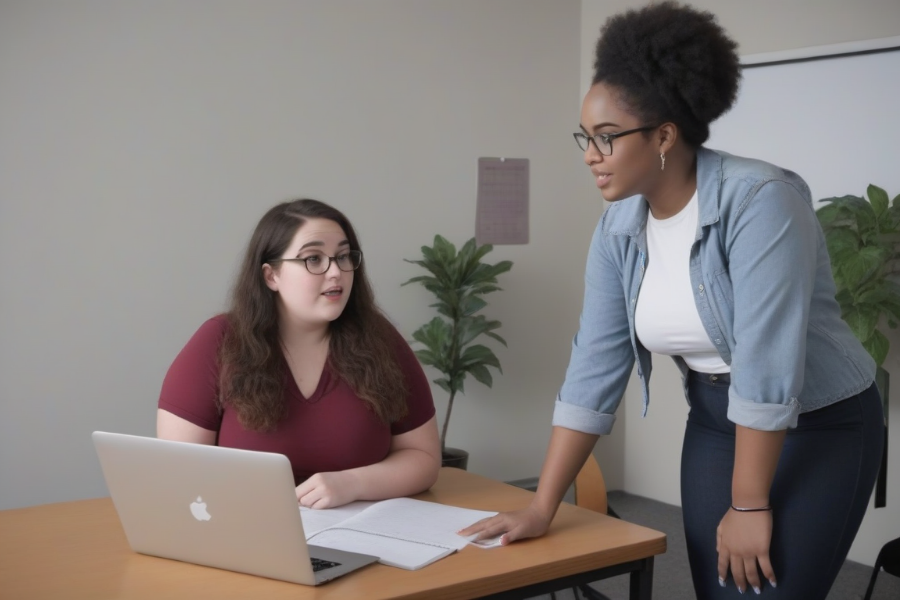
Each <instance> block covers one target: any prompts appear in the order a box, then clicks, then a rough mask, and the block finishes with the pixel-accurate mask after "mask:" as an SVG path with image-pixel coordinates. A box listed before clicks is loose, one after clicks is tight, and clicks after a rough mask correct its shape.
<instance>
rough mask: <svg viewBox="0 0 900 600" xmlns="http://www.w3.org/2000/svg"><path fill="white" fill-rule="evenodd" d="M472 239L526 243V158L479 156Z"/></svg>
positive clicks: (498, 242) (496, 242) (488, 242)
mask: <svg viewBox="0 0 900 600" xmlns="http://www.w3.org/2000/svg"><path fill="white" fill-rule="evenodd" d="M475 239H476V241H477V242H478V243H479V244H527V243H528V159H527V158H479V159H478V201H477V205H476V214H475Z"/></svg>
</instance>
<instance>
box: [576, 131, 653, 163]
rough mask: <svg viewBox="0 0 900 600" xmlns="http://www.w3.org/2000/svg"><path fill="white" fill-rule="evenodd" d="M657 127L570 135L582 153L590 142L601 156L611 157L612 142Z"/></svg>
mask: <svg viewBox="0 0 900 600" xmlns="http://www.w3.org/2000/svg"><path fill="white" fill-rule="evenodd" d="M657 127H659V125H647V126H646V127H636V128H635V129H626V130H625V131H620V132H618V133H598V134H597V135H588V134H586V133H584V132H583V131H576V132H575V133H573V134H572V135H573V136H575V143H576V144H578V147H579V148H581V149H582V150H583V151H585V152H587V150H588V148H590V146H591V141H593V142H594V146H596V148H597V152H599V153H600V154H602V155H603V156H612V151H613V147H612V143H613V140H615V139H618V138H620V137H623V136H626V135H631V134H632V133H637V132H638V131H651V130H653V129H656V128H657Z"/></svg>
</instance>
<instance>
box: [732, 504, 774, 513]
mask: <svg viewBox="0 0 900 600" xmlns="http://www.w3.org/2000/svg"><path fill="white" fill-rule="evenodd" d="M731 510H736V511H737V512H764V511H771V510H772V507H771V506H769V505H766V506H761V507H759V508H741V507H738V506H735V505H734V504H732V505H731Z"/></svg>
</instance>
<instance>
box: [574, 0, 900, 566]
mask: <svg viewBox="0 0 900 600" xmlns="http://www.w3.org/2000/svg"><path fill="white" fill-rule="evenodd" d="M643 4H645V2H638V1H634V0H632V1H628V0H618V1H616V0H603V1H595V0H584V1H583V2H582V22H581V29H582V39H581V49H582V62H581V71H582V80H581V91H582V94H583V93H584V92H585V91H586V90H587V88H588V86H589V84H590V77H591V74H592V68H593V66H592V65H593V50H594V44H595V42H596V37H597V34H598V32H599V28H600V25H602V23H603V22H604V21H605V20H606V18H607V17H608V16H609V15H611V14H613V13H615V12H618V11H620V10H622V9H625V8H631V7H635V6H640V5H643ZM692 4H693V5H694V6H697V7H699V8H703V9H706V10H710V11H712V12H713V13H715V14H716V15H717V17H718V18H719V19H720V22H721V23H722V24H723V26H724V27H726V29H728V31H729V32H730V33H731V34H732V35H733V36H734V38H735V39H736V41H737V42H738V44H739V47H740V48H739V50H740V52H741V53H742V54H743V55H747V54H758V53H763V52H773V51H780V50H789V49H795V48H802V47H808V46H822V45H828V44H836V43H841V42H848V41H856V40H867V39H876V38H884V37H893V36H896V35H898V34H900V3H897V2H896V1H895V0H881V1H874V0H868V1H861V2H856V3H852V4H851V3H845V2H840V1H829V2H822V1H819V0H804V1H797V2H791V3H784V2H780V1H777V0H765V1H758V2H754V3H737V2H733V3H732V2H718V1H715V0H696V1H694V2H692ZM773 15H777V18H774V17H773ZM809 15H814V16H813V17H812V18H810V17H809ZM874 56H876V55H873V58H874ZM808 64H810V65H813V66H812V67H811V68H812V69H829V68H831V69H833V68H834V67H835V65H834V64H832V65H830V66H828V65H827V64H826V63H824V62H821V63H819V62H817V63H808ZM826 72H828V71H826ZM759 74H760V73H759V72H758V71H756V70H749V71H748V72H747V74H746V76H745V80H747V81H745V83H747V84H748V85H749V84H750V83H752V82H750V81H749V80H750V79H751V78H754V79H755V78H756V77H757V76H758V75H759ZM878 78H879V77H878V74H876V75H875V77H871V76H870V77H867V78H866V80H867V81H868V82H869V84H870V86H871V87H869V86H867V87H866V89H862V90H859V89H858V88H859V86H858V85H856V84H855V83H854V81H851V78H849V77H848V78H843V77H838V78H837V80H838V85H836V86H835V87H834V90H832V92H831V95H826V94H827V92H821V91H820V95H819V96H818V98H819V102H818V104H821V103H824V102H828V103H830V104H831V105H832V106H833V105H835V104H838V105H840V104H841V100H840V99H844V100H845V102H844V104H845V105H846V106H847V119H846V120H842V119H837V120H835V119H824V118H823V119H820V123H819V125H820V126H819V128H818V129H819V131H820V132H821V133H823V134H824V135H823V136H822V139H816V140H813V139H812V138H810V140H809V143H811V144H813V145H814V149H815V144H819V147H825V146H826V145H827V143H828V142H827V141H822V140H823V139H825V140H831V139H834V138H835V136H838V137H840V134H839V132H841V131H846V130H847V129H850V130H853V131H858V132H859V133H855V134H854V136H853V141H849V140H848V142H847V143H848V145H849V146H850V148H848V149H847V151H846V153H840V152H827V153H824V154H823V153H820V152H818V151H813V152H803V153H801V154H800V155H796V153H795V154H793V155H791V154H790V153H791V148H794V144H795V143H797V142H798V140H796V139H795V138H796V137H797V135H800V136H802V135H803V134H802V133H799V134H796V135H789V136H787V137H785V138H784V139H783V141H782V142H781V143H773V142H772V139H778V138H777V135H774V134H772V133H771V129H773V128H774V129H776V130H778V129H779V128H781V129H784V130H787V129H789V128H791V127H794V130H796V129H797V128H798V127H799V123H797V122H793V123H791V122H784V119H782V120H781V121H778V120H777V119H778V118H779V117H780V115H778V114H777V113H778V112H779V111H778V106H777V104H776V105H774V106H773V107H772V109H773V110H772V114H771V118H770V119H767V120H766V121H765V122H759V124H758V126H755V127H753V128H752V129H751V128H748V127H746V124H747V120H746V119H744V118H743V117H744V115H743V113H742V112H741V110H742V106H741V99H739V100H738V105H737V106H736V108H735V109H734V110H733V111H732V112H731V113H729V114H727V115H725V117H723V118H722V120H721V122H720V123H718V125H717V126H716V125H714V127H713V135H712V138H711V139H710V144H711V145H712V147H716V148H720V149H722V150H726V151H730V152H734V153H736V154H743V155H747V156H754V157H759V158H764V159H766V160H770V161H772V162H775V163H777V164H782V165H785V166H787V167H789V168H792V169H795V170H796V171H798V172H799V173H800V174H801V175H804V176H805V177H806V178H807V179H808V180H809V182H810V185H811V188H812V190H813V194H814V196H815V197H816V198H821V197H826V196H833V195H842V194H850V193H852V194H862V193H863V192H864V190H865V185H866V183H867V182H868V181H869V179H868V178H870V177H874V178H875V181H873V183H878V184H879V185H882V186H883V187H887V188H888V192H889V193H890V194H891V197H893V196H894V195H896V194H897V193H898V192H900V179H898V175H897V172H896V168H894V167H893V166H892V163H893V162H895V161H892V160H891V157H893V156H895V155H896V152H895V150H894V147H893V145H892V141H893V140H894V139H896V133H897V132H896V131H895V130H896V120H895V119H893V120H891V119H888V120H887V122H885V123H882V126H878V125H877V123H878V122H879V117H878V116H879V115H881V116H882V119H881V120H882V121H884V119H883V115H885V114H888V115H890V114H891V111H890V110H889V109H886V108H885V107H886V106H889V105H890V102H891V100H890V98H893V97H896V89H895V88H896V81H895V79H890V78H889V77H888V76H887V75H886V74H885V75H884V79H885V81H884V82H882V84H881V85H879V82H878ZM819 79H821V78H819ZM873 79H874V80H875V82H874V83H873ZM885 85H886V86H887V89H883V88H884V87H885ZM853 90H858V91H856V92H854V91H853ZM836 93H840V94H841V96H840V98H833V97H831V96H832V95H834V94H836ZM854 96H855V97H856V100H854V99H853V98H854ZM848 97H849V98H848ZM809 102H810V105H811V106H814V107H816V108H820V107H819V106H817V103H816V101H815V100H809ZM785 104H791V102H790V101H789V100H788V101H785ZM750 110H754V111H755V112H756V113H757V114H758V113H759V112H760V108H759V105H758V104H756V105H754V107H753V108H751V109H750ZM833 112H834V111H833ZM837 112H840V111H837ZM861 119H869V121H867V123H866V124H862V123H860V122H859V121H860V120H861ZM871 121H875V122H876V124H875V125H873V124H872V123H871ZM735 125H737V128H735ZM814 125H815V121H814V120H813V121H812V122H811V123H810V124H809V125H803V126H804V127H806V128H807V129H806V130H807V131H808V130H809V129H813V128H814ZM885 126H887V130H885ZM717 135H718V137H717ZM723 143H724V144H725V145H724V146H723V145H722V144H723ZM786 152H787V153H788V155H785V153H786ZM842 155H843V156H845V158H844V159H841V158H840V157H841V156H842ZM851 156H852V157H853V158H852V161H853V165H857V166H858V165H860V163H862V164H863V166H864V167H865V168H858V169H857V168H854V167H853V166H852V165H850V164H848V158H846V157H851ZM867 157H868V158H867ZM873 173H878V175H877V176H874V175H873ZM592 194H593V195H595V196H596V192H592ZM894 338H895V340H894V343H893V349H892V352H891V355H890V356H889V358H888V360H887V362H886V364H885V368H887V369H888V370H889V371H891V372H893V373H896V374H900V362H898V357H900V349H898V348H900V336H894ZM896 377H897V375H895V378H896ZM894 387H895V388H896V386H894ZM650 389H651V405H650V410H649V413H648V415H647V417H646V418H645V419H641V417H640V411H641V408H640V404H641V402H640V390H639V388H638V385H637V379H636V377H633V379H632V384H631V385H630V386H629V389H628V391H627V392H626V398H625V400H624V401H623V404H624V406H623V407H622V409H620V411H619V412H620V415H621V413H624V414H625V427H624V428H623V429H624V434H622V433H619V435H620V436H621V438H620V439H619V441H618V442H615V443H612V444H611V445H612V446H613V448H612V449H613V451H614V452H613V453H612V454H611V455H610V454H608V453H606V452H605V449H604V448H601V447H599V446H598V449H597V451H596V453H597V454H598V459H599V460H600V461H601V464H602V465H603V467H604V470H605V473H606V472H608V473H613V474H617V473H620V472H621V473H622V474H623V477H622V479H621V480H619V479H613V477H610V476H609V475H608V476H607V479H608V484H609V487H610V488H611V489H617V488H618V489H624V490H626V491H628V492H630V493H634V494H638V495H641V496H646V497H649V498H654V499H657V500H660V501H663V502H668V503H670V504H675V505H680V504H681V499H680V481H679V470H680V463H681V443H682V439H683V433H684V429H683V425H682V424H683V423H684V421H685V420H686V418H687V411H688V408H687V404H686V402H685V400H684V393H683V391H682V387H681V378H680V374H679V373H678V370H677V369H676V368H675V366H674V364H673V363H672V361H671V360H670V359H668V358H666V357H656V360H655V361H654V369H653V376H652V379H651V385H650ZM894 395H895V397H896V391H895V392H894ZM891 409H892V411H893V412H892V419H891V431H892V432H893V434H892V436H891V437H892V438H893V440H894V442H895V443H894V444H893V446H891V447H890V451H891V455H890V457H889V460H888V463H889V465H890V473H889V475H888V484H889V488H888V506H887V507H885V508H881V509H874V508H870V509H869V512H868V513H867V515H866V518H865V520H864V522H863V525H862V527H861V529H860V533H859V535H858V536H857V539H856V543H855V544H854V546H853V548H852V549H851V552H850V558H851V559H853V560H857V561H860V562H863V563H866V564H873V563H874V561H875V557H876V555H877V553H878V550H879V549H880V548H881V546H882V545H883V544H884V543H885V542H886V541H888V540H890V539H893V538H894V537H896V536H897V535H898V530H897V527H896V523H900V503H898V501H897V499H898V498H900V470H898V468H897V465H900V447H898V446H900V444H897V443H896V440H897V433H896V432H897V431H900V408H898V403H897V402H896V400H894V401H892V406H891ZM617 427H619V425H617ZM615 433H616V432H614V435H615ZM609 480H612V481H609Z"/></svg>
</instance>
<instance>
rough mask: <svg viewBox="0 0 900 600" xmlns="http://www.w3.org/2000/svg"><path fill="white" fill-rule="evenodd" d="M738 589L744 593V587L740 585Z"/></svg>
mask: <svg viewBox="0 0 900 600" xmlns="http://www.w3.org/2000/svg"><path fill="white" fill-rule="evenodd" d="M738 591H739V592H740V593H742V594H743V593H744V588H742V587H740V586H738Z"/></svg>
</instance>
